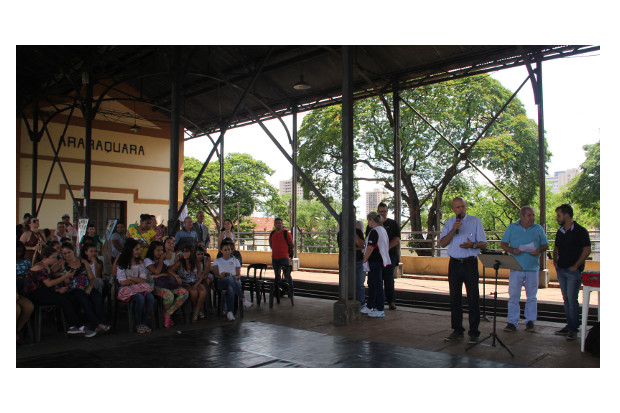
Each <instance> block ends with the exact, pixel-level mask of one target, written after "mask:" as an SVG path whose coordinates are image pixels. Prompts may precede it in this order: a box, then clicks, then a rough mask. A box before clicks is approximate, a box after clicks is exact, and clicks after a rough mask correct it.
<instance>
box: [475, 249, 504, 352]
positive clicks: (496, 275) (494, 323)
mask: <svg viewBox="0 0 620 413" xmlns="http://www.w3.org/2000/svg"><path fill="white" fill-rule="evenodd" d="M483 264H484V262H483ZM500 264H501V263H500V260H498V259H496V260H495V264H494V265H493V269H495V293H494V296H495V297H494V299H493V304H494V308H493V332H492V333H491V334H490V335H489V336H488V337H485V338H483V339H482V340H480V341H478V342H477V343H475V344H472V345H471V346H469V347H467V348H466V349H465V351H467V350H469V349H470V348H474V347H476V346H477V345H478V344H480V343H482V342H483V341H485V340H487V339H489V338H491V337H493V344H491V345H492V346H493V347H496V346H495V341H496V340H497V342H498V343H499V344H501V346H502V347H504V348H505V349H506V351H507V352H508V353H509V354H510V356H511V357H512V358H514V356H515V355H514V354H512V352H511V351H510V350H509V349H508V347H506V345H505V344H504V343H503V342H502V340H500V339H499V337H498V336H497V280H498V278H499V267H500Z"/></svg>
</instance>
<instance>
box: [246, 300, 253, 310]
mask: <svg viewBox="0 0 620 413" xmlns="http://www.w3.org/2000/svg"><path fill="white" fill-rule="evenodd" d="M253 305H254V303H253V302H251V301H248V300H243V308H250V307H252V306H253Z"/></svg>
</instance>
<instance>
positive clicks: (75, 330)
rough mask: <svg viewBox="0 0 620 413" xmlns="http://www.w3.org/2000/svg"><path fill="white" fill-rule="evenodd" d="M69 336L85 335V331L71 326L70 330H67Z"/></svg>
mask: <svg viewBox="0 0 620 413" xmlns="http://www.w3.org/2000/svg"><path fill="white" fill-rule="evenodd" d="M67 334H84V331H83V330H80V329H79V328H77V327H76V326H71V327H69V329H68V330H67Z"/></svg>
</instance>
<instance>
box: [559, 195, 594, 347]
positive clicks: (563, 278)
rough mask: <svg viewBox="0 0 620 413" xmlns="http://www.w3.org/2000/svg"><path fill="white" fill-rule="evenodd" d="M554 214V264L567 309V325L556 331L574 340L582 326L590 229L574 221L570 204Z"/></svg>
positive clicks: (589, 251)
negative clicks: (581, 294)
mask: <svg viewBox="0 0 620 413" xmlns="http://www.w3.org/2000/svg"><path fill="white" fill-rule="evenodd" d="M555 215H556V220H557V222H558V225H560V228H559V229H558V232H557V233H556V235H555V246H554V248H553V265H554V266H555V270H556V272H557V274H558V281H559V282H560V289H561V290H562V298H563V299H564V311H565V312H566V326H564V328H562V329H560V330H558V331H556V332H555V333H556V334H559V335H565V336H566V339H567V340H574V339H576V338H577V332H578V331H579V325H580V324H579V289H580V288H581V273H582V272H583V270H584V269H585V261H586V259H587V258H588V257H589V256H590V253H591V252H592V247H591V243H590V234H588V230H586V229H585V228H584V227H582V226H581V225H579V224H578V223H576V222H575V221H573V208H572V207H571V206H570V205H568V204H562V205H560V206H559V207H557V208H556V209H555ZM584 322H585V321H584Z"/></svg>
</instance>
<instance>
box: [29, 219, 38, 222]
mask: <svg viewBox="0 0 620 413" xmlns="http://www.w3.org/2000/svg"><path fill="white" fill-rule="evenodd" d="M30 222H39V220H38V219H31V220H30Z"/></svg>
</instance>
